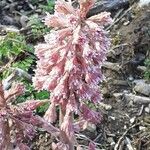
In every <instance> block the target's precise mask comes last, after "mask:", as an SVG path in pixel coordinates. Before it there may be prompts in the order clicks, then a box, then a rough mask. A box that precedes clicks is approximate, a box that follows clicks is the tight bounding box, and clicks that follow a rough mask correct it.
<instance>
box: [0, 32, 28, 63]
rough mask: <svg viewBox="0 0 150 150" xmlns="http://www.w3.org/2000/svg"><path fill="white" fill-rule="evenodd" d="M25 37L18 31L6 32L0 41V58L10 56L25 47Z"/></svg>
mask: <svg viewBox="0 0 150 150" xmlns="http://www.w3.org/2000/svg"><path fill="white" fill-rule="evenodd" d="M27 48H28V46H27V45H26V42H25V38H24V37H23V36H22V35H20V34H18V33H12V32H11V33H8V34H7V35H6V36H5V37H4V38H3V40H1V41H0V50H1V53H0V60H1V59H2V57H8V58H11V57H13V56H16V55H18V54H19V53H20V52H22V51H24V50H25V49H27Z"/></svg>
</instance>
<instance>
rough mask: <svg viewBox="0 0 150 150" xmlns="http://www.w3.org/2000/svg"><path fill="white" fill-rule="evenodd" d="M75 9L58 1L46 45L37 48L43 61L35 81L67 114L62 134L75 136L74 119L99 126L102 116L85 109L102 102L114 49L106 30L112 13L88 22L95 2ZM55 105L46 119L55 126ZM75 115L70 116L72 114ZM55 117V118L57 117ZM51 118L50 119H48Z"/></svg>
mask: <svg viewBox="0 0 150 150" xmlns="http://www.w3.org/2000/svg"><path fill="white" fill-rule="evenodd" d="M78 2H79V7H77V8H74V7H73V6H72V5H71V0H70V1H69V2H67V1H65V0H57V1H56V5H55V12H54V14H48V13H47V16H46V18H45V24H46V25H47V26H48V27H53V29H52V30H51V31H50V33H49V34H48V35H47V36H45V43H43V44H39V45H38V46H36V50H35V54H36V55H37V57H38V58H39V60H38V61H37V69H36V70H35V77H34V78H33V82H34V86H35V88H36V89H38V90H43V89H45V90H48V91H49V92H51V96H50V100H51V103H53V102H55V105H59V106H60V107H61V109H63V110H64V112H65V114H64V115H65V117H64V119H63V122H62V125H61V130H63V131H64V132H65V133H66V135H67V136H73V134H74V128H73V122H74V121H73V120H72V119H71V118H72V115H73V114H74V113H76V114H78V115H79V117H80V118H81V119H82V120H87V121H88V122H92V123H97V122H98V121H100V120H101V115H100V114H99V113H97V112H96V111H94V110H91V109H90V108H88V106H87V105H85V103H86V101H88V102H92V103H94V104H97V103H99V102H100V101H101V100H102V95H101V93H100V89H99V83H100V82H101V81H102V80H103V73H102V71H101V66H102V64H103V62H104V61H105V59H106V53H107V50H108V49H109V47H110V39H109V37H108V35H107V32H106V31H105V30H104V26H105V25H108V24H109V23H111V21H112V19H111V18H110V13H108V12H102V13H100V14H97V15H95V16H92V17H89V18H86V16H87V13H88V11H89V9H90V8H91V7H92V6H93V5H94V2H95V0H79V1H78ZM52 106H53V107H55V106H54V105H53V104H51V105H50V108H49V109H48V111H47V112H46V115H45V118H47V120H50V121H51V122H53V121H54V120H55V119H54V118H56V117H54V118H53V117H52V115H51V114H52V112H53V113H54V111H55V108H54V109H53V108H52ZM70 113H71V114H72V115H69V114H70ZM54 116H55V115H54ZM48 118H49V119H48Z"/></svg>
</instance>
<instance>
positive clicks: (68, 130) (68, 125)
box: [61, 113, 74, 141]
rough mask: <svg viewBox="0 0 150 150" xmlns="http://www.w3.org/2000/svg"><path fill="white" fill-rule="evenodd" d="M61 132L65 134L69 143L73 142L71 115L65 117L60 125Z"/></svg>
mask: <svg viewBox="0 0 150 150" xmlns="http://www.w3.org/2000/svg"><path fill="white" fill-rule="evenodd" d="M61 130H62V131H63V132H65V134H66V136H67V138H68V139H69V140H70V141H74V128H73V120H72V114H71V113H70V114H66V115H65V117H64V120H63V123H62V124H61Z"/></svg>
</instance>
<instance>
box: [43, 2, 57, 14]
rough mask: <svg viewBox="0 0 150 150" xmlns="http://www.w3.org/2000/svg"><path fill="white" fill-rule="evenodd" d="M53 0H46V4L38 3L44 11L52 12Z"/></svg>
mask: <svg viewBox="0 0 150 150" xmlns="http://www.w3.org/2000/svg"><path fill="white" fill-rule="evenodd" d="M54 5H55V1H54V0H47V4H46V5H40V7H41V8H42V10H43V11H44V12H45V11H47V12H52V11H53V10H54Z"/></svg>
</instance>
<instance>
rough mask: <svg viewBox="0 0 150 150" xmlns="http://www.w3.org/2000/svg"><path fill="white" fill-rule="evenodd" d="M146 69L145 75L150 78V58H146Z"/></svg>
mask: <svg viewBox="0 0 150 150" xmlns="http://www.w3.org/2000/svg"><path fill="white" fill-rule="evenodd" d="M145 66H146V71H145V73H144V77H145V79H147V80H150V59H146V60H145Z"/></svg>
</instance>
